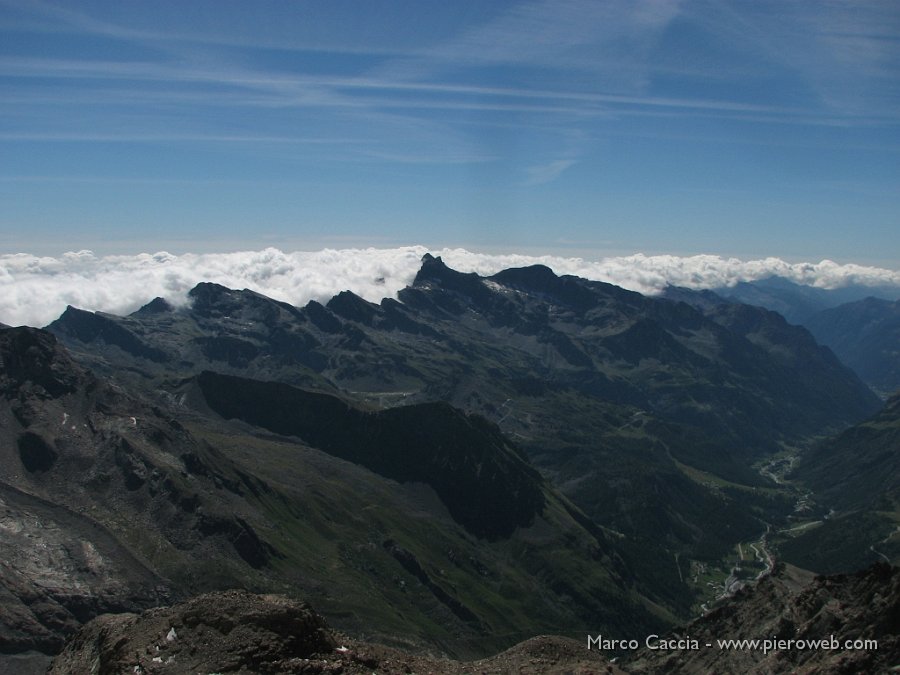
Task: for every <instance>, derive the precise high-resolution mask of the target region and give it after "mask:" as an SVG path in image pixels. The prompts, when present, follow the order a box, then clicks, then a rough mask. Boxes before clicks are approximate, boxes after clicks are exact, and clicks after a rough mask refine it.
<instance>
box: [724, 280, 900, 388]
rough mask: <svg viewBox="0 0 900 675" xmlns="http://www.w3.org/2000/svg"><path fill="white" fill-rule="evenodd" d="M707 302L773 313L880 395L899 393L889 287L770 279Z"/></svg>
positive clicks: (893, 294) (899, 296)
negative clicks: (830, 352) (830, 286)
mask: <svg viewBox="0 0 900 675" xmlns="http://www.w3.org/2000/svg"><path fill="white" fill-rule="evenodd" d="M710 298H715V300H713V302H716V303H721V302H722V301H723V300H727V301H732V302H739V303H743V304H749V305H757V306H760V307H765V308H766V309H770V310H772V311H775V312H778V313H780V314H782V315H783V316H784V317H785V318H786V319H787V320H788V321H789V322H791V323H793V324H797V325H801V326H804V327H805V328H807V329H808V330H809V331H810V333H812V335H813V336H814V337H815V339H816V340H817V341H818V342H819V343H820V344H822V345H825V346H826V347H829V348H830V349H832V350H833V351H834V353H835V354H836V355H837V356H838V357H839V358H840V359H841V361H842V362H843V363H845V364H847V365H848V366H849V367H850V368H852V369H853V370H854V372H856V374H857V375H859V376H860V378H862V380H863V381H864V382H865V383H866V384H868V385H869V386H870V387H872V389H874V390H875V391H876V392H878V393H879V394H880V395H882V396H884V397H887V396H890V395H891V394H892V393H894V392H896V391H897V390H900V348H898V345H900V290H898V289H897V288H896V287H894V286H883V287H877V286H876V287H871V286H862V285H850V286H847V287H844V288H835V289H824V288H813V287H810V286H802V285H800V284H796V283H794V282H792V281H789V280H787V279H783V278H780V277H771V278H769V279H762V280H759V281H752V282H742V283H739V284H737V285H735V286H733V287H731V288H719V289H715V291H714V293H712V292H710V293H708V294H707V300H706V301H707V302H709V301H710Z"/></svg>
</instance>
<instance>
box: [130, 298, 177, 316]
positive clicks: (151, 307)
mask: <svg viewBox="0 0 900 675" xmlns="http://www.w3.org/2000/svg"><path fill="white" fill-rule="evenodd" d="M174 310H175V308H174V307H173V306H172V305H171V304H170V303H169V301H168V300H166V299H165V298H160V297H156V298H153V300H151V301H150V302H148V303H147V304H146V305H144V306H143V307H141V308H140V309H138V310H137V311H135V312H133V313H132V316H145V315H148V314H165V313H166V312H172V311H174Z"/></svg>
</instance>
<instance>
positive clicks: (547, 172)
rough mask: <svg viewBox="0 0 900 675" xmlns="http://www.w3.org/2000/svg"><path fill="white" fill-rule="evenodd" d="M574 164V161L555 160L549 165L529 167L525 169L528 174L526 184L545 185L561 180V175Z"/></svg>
mask: <svg viewBox="0 0 900 675" xmlns="http://www.w3.org/2000/svg"><path fill="white" fill-rule="evenodd" d="M574 163H575V160H574V159H555V160H553V161H552V162H548V163H547V164H541V165H539V166H531V167H528V168H527V169H525V172H526V173H527V174H528V179H527V180H526V181H525V184H526V185H543V184H544V183H550V182H552V181H554V180H556V179H557V178H559V176H560V174H561V173H562V172H563V171H565V170H566V169H568V168H569V167H570V166H572V165H573V164H574Z"/></svg>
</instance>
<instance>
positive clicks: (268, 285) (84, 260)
mask: <svg viewBox="0 0 900 675" xmlns="http://www.w3.org/2000/svg"><path fill="white" fill-rule="evenodd" d="M426 251H429V249H427V248H426V247H424V246H408V247H402V248H392V249H374V248H369V249H343V250H334V249H326V250H322V251H314V252H302V251H301V252H294V253H284V252H282V251H279V250H278V249H274V248H267V249H265V250H263V251H245V252H238V253H210V254H202V255H200V254H184V255H172V254H169V253H154V254H147V253H143V254H140V255H134V256H105V257H97V256H95V255H94V254H93V253H91V252H90V251H79V252H78V253H66V254H65V255H63V256H61V257H59V258H53V257H38V256H34V255H29V254H24V253H19V254H14V255H0V322H3V323H6V324H10V325H21V324H25V325H30V326H45V325H46V324H48V323H50V322H51V321H53V320H54V319H56V318H57V317H58V316H59V315H60V314H61V313H62V312H63V310H65V308H66V305H73V306H75V307H79V308H82V309H88V310H95V311H96V310H99V311H103V312H110V313H113V314H127V313H129V312H132V311H134V310H135V309H137V308H138V307H140V306H141V305H143V304H145V303H146V302H149V301H150V300H152V299H153V298H154V297H157V296H162V297H164V298H166V299H167V300H169V301H170V302H172V303H173V304H183V303H185V302H186V301H187V292H188V291H189V290H190V289H191V288H193V287H194V286H195V285H196V284H197V283H199V282H201V281H212V282H215V283H219V284H222V285H224V286H228V287H229V288H238V289H243V288H249V289H252V290H254V291H257V292H259V293H262V294H264V295H267V296H269V297H272V298H276V299H278V300H284V301H286V302H289V303H291V304H294V305H300V306H302V305H304V304H306V302H307V301H309V300H311V299H315V300H319V301H326V300H328V299H329V298H330V297H332V296H333V295H335V294H336V293H338V292H340V291H342V290H348V289H349V290H351V291H353V292H354V293H357V294H359V295H361V296H362V297H364V298H366V299H367V300H371V301H373V302H377V301H379V300H380V299H381V298H383V297H386V296H394V295H395V294H396V293H397V291H399V290H400V289H401V288H403V287H404V286H406V285H407V284H409V283H410V282H411V281H412V280H413V278H414V277H415V274H416V272H417V271H418V269H419V266H420V259H421V257H422V255H423V254H424V253H425V252H426ZM430 252H431V253H432V254H434V255H440V256H442V257H443V259H444V261H445V262H446V263H447V264H448V265H450V266H451V267H453V268H454V269H457V270H460V271H462V272H478V273H479V274H493V273H495V272H498V271H500V270H502V269H505V268H507V267H522V266H526V265H533V264H536V263H541V264H544V265H547V266H548V267H550V268H552V269H553V270H554V271H555V272H556V273H557V274H574V275H577V276H580V277H585V278H588V279H595V280H598V281H607V282H610V283H614V284H617V285H619V286H623V287H624V288H628V289H632V290H636V291H640V292H642V293H648V294H652V293H654V292H657V291H659V290H660V289H662V288H664V287H665V286H666V285H667V284H673V285H676V286H686V287H688V288H694V289H700V288H717V287H723V286H732V285H734V284H736V283H738V282H740V281H752V280H754V279H763V278H766V277H768V276H771V275H779V276H783V277H786V278H788V279H791V280H792V281H795V282H797V283H801V284H807V285H811V286H817V287H820V288H838V287H841V286H846V285H848V284H863V285H868V286H877V285H891V286H898V287H900V272H896V271H892V270H886V269H880V268H875V267H864V266H860V265H839V264H837V263H834V262H831V261H830V260H823V261H822V262H819V263H787V262H785V261H783V260H780V259H778V258H766V259H764V260H750V261H742V260H737V259H735V258H728V259H725V258H721V257H718V256H712V255H697V256H690V257H677V256H670V255H660V256H646V255H643V254H636V255H631V256H626V257H616V258H604V259H602V260H596V261H592V260H584V259H581V258H566V257H559V256H528V255H515V254H511V255H492V254H484V253H473V252H471V251H467V250H465V249H443V250H433V249H432V250H430Z"/></svg>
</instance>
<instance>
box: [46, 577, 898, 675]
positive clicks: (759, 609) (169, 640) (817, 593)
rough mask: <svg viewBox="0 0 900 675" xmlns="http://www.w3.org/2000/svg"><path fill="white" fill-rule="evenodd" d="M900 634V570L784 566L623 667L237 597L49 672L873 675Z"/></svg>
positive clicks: (590, 655) (153, 623)
mask: <svg viewBox="0 0 900 675" xmlns="http://www.w3.org/2000/svg"><path fill="white" fill-rule="evenodd" d="M898 628H900V569H898V568H890V567H888V566H886V565H878V566H876V567H873V568H872V569H870V570H867V571H866V572H864V573H860V574H856V575H851V576H836V577H819V578H816V579H813V580H810V579H809V578H808V577H805V576H804V575H802V574H798V573H797V572H796V571H792V570H788V569H786V568H784V567H783V566H780V567H779V568H777V570H776V573H775V574H773V575H772V576H770V577H767V578H766V579H764V580H762V581H761V582H760V583H759V584H757V585H756V586H755V587H753V588H748V589H745V590H744V591H742V592H741V593H740V594H739V595H738V596H737V597H735V598H733V599H731V600H729V601H727V602H725V603H724V604H723V605H722V606H720V607H718V608H717V609H715V610H713V611H711V612H709V613H708V614H707V615H706V616H704V617H703V618H701V619H698V620H697V621H695V622H693V623H692V624H690V625H689V626H687V627H685V628H683V629H681V630H679V631H677V632H675V633H671V634H667V635H663V636H662V637H661V638H660V639H652V640H651V643H652V644H653V645H654V646H655V647H657V649H648V648H647V647H646V646H645V644H644V643H646V641H647V639H646V638H644V637H643V636H641V637H640V639H639V640H638V642H639V643H640V644H641V647H640V648H638V649H637V650H635V651H631V652H627V650H626V654H625V655H624V656H622V654H621V653H620V654H619V655H618V657H617V658H616V660H615V663H614V662H612V661H611V659H612V657H613V653H612V652H605V651H603V650H600V649H597V648H596V643H594V644H593V645H591V647H590V648H589V647H588V644H589V641H588V639H587V638H588V636H587V635H585V636H584V638H583V639H581V640H578V641H576V640H571V639H566V638H560V637H549V636H545V637H538V638H532V639H530V640H528V641H526V642H523V643H521V644H519V645H517V646H515V647H513V648H511V649H509V650H507V651H506V652H503V653H501V654H498V655H496V656H494V657H491V658H486V659H482V660H479V661H470V662H460V661H453V660H450V659H447V658H446V657H443V658H442V657H436V656H430V655H428V654H427V653H423V652H421V651H416V652H411V651H408V650H398V649H392V648H389V647H384V646H382V645H378V644H373V643H367V642H364V641H360V640H357V639H354V638H352V637H348V636H347V635H342V634H339V633H336V632H335V631H333V630H331V629H330V628H329V627H328V626H327V624H326V623H325V621H324V620H323V619H322V618H321V617H319V616H318V615H317V614H316V613H315V612H314V611H313V610H312V609H311V608H310V607H309V606H308V605H306V604H304V603H301V602H297V601H291V600H289V599H286V598H284V597H280V596H271V595H267V596H258V595H252V594H249V593H246V592H244V591H229V592H223V593H215V594H209V595H204V596H200V597H197V598H194V599H192V600H190V601H189V602H187V603H184V604H180V605H175V606H172V607H166V608H159V609H153V610H149V611H146V612H144V613H143V614H140V615H135V614H124V615H107V616H103V617H100V618H98V619H95V620H94V621H92V622H91V623H89V624H88V625H86V626H85V627H84V628H82V629H81V630H80V631H79V632H78V633H77V634H76V635H75V636H73V637H72V638H71V639H70V640H69V642H68V644H67V645H66V649H65V650H64V651H63V652H62V653H61V654H60V655H59V656H58V657H57V658H56V659H55V660H54V662H53V665H52V667H51V669H50V671H49V672H50V673H51V674H54V675H55V674H59V675H62V674H63V673H73V672H88V671H89V670H90V672H97V673H100V674H103V673H120V672H136V673H172V674H173V675H177V674H181V673H184V674H185V675H187V674H188V673H196V672H221V673H349V674H352V673H359V674H362V673H366V674H368V673H372V672H378V673H386V674H395V673H396V674H399V673H410V672H432V673H446V674H448V675H454V674H461V673H472V672H478V673H497V674H500V673H535V674H536V673H559V674H562V673H570V674H575V673H584V674H587V673H601V672H607V673H635V674H637V673H676V672H677V673H708V672H741V673H758V674H762V673H782V672H792V673H819V674H826V673H863V672H865V673H877V672H885V671H887V670H888V669H889V668H891V667H892V666H894V665H896V664H897V661H898V659H900V637H898V635H900V631H898ZM593 637H594V638H595V639H597V638H599V636H598V635H596V634H595V635H594V636H593ZM618 637H619V639H622V640H630V639H637V638H636V636H635V635H623V634H620V635H619V636H618ZM744 638H747V639H754V638H759V639H761V640H767V639H768V640H783V641H785V642H784V643H782V645H781V647H780V648H774V649H773V648H771V647H769V648H765V646H764V645H763V644H759V645H757V646H755V647H754V646H750V645H748V644H744V645H742V646H730V647H729V646H725V645H722V646H720V645H719V643H718V641H719V640H740V639H744ZM679 640H681V642H680V643H679V642H678V641H679ZM787 640H794V642H793V643H791V644H788V643H787V642H786V641H787ZM820 640H825V641H827V643H826V645H825V646H824V647H822V648H811V647H808V645H807V642H808V641H820ZM866 640H868V641H870V642H869V643H868V644H866V643H865V642H864V641H866ZM797 641H803V644H802V645H798V643H797ZM871 641H874V642H871ZM660 645H667V646H664V647H662V648H660ZM707 645H710V646H707Z"/></svg>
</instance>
